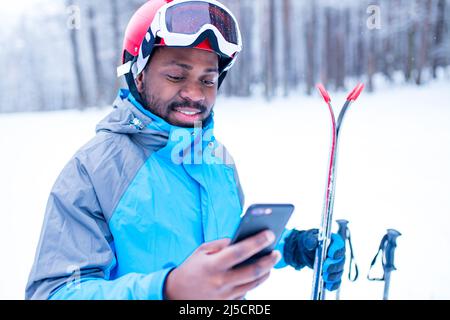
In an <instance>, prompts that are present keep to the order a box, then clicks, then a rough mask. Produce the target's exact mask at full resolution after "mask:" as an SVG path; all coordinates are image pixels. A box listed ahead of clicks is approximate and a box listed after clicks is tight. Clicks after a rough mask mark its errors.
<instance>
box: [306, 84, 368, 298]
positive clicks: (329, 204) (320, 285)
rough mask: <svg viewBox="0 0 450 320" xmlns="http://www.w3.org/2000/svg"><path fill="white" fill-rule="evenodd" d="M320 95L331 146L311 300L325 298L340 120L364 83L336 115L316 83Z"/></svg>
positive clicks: (348, 98) (341, 120)
mask: <svg viewBox="0 0 450 320" xmlns="http://www.w3.org/2000/svg"><path fill="white" fill-rule="evenodd" d="M317 89H318V90H319V92H320V94H321V96H322V97H323V99H324V100H325V102H326V104H327V106H328V110H329V111H330V116H331V147H330V155H329V165H328V172H327V183H326V189H325V199H324V205H323V212H322V222H321V226H320V230H319V243H318V246H317V250H316V258H315V261H314V275H313V289H312V299H313V300H325V288H324V281H323V277H322V272H323V263H324V262H325V259H326V255H327V250H328V246H329V242H330V237H331V225H332V221H333V220H332V219H333V206H334V191H335V186H336V163H337V154H338V146H339V137H340V135H339V133H340V130H341V127H342V122H343V120H344V117H345V114H346V113H347V110H348V108H349V107H350V106H351V104H352V103H353V102H355V101H356V99H358V97H359V95H360V94H361V92H362V91H363V89H364V84H362V83H360V84H358V85H357V86H356V87H355V88H354V89H353V91H352V92H351V93H350V94H349V95H348V97H347V101H346V102H345V104H344V106H343V107H342V110H341V111H340V113H339V115H338V119H337V121H336V117H335V114H334V111H333V107H332V105H331V98H330V95H329V94H328V92H327V90H326V89H325V87H324V86H323V85H322V84H319V85H317Z"/></svg>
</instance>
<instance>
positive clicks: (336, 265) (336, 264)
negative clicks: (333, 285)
mask: <svg viewBox="0 0 450 320" xmlns="http://www.w3.org/2000/svg"><path fill="white" fill-rule="evenodd" d="M344 265H345V258H341V259H339V260H334V259H331V258H328V259H326V260H325V262H324V263H323V272H328V273H334V272H340V271H342V270H343V269H344Z"/></svg>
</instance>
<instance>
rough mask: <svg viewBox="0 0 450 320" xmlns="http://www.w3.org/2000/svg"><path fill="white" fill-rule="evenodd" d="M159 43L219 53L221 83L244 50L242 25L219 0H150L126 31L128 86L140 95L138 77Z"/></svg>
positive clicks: (124, 69) (123, 71)
mask: <svg viewBox="0 0 450 320" xmlns="http://www.w3.org/2000/svg"><path fill="white" fill-rule="evenodd" d="M155 46H168V47H188V48H197V49H201V50H207V51H211V52H215V53H217V54H218V55H219V72H220V77H219V86H220V84H221V82H222V81H223V79H224V78H225V75H226V73H227V71H228V70H229V69H230V68H231V66H232V65H233V64H234V62H235V61H236V56H237V54H238V53H239V52H240V51H241V50H242V37H241V33H240V30H239V25H238V23H237V21H236V19H235V17H234V16H233V14H232V13H231V12H230V10H229V9H227V8H226V7H225V6H224V5H223V4H221V3H220V2H218V1H216V0H149V1H148V2H146V3H145V4H144V5H142V6H141V7H140V8H139V9H138V10H137V11H136V13H135V14H134V15H133V17H132V18H131V20H130V22H129V23H128V26H127V29H126V31H125V37H124V41H123V52H122V63H123V64H122V65H121V66H119V67H118V68H117V74H118V76H122V75H125V77H126V80H127V84H128V87H129V89H130V91H131V93H132V94H133V95H135V97H136V98H137V97H138V96H136V94H137V89H136V86H135V82H134V79H135V78H136V77H137V76H138V75H139V74H140V73H141V72H142V71H143V70H144V69H145V67H146V65H147V63H148V61H149V59H150V57H151V54H152V52H153V48H154V47H155Z"/></svg>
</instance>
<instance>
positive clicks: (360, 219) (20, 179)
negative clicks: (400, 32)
mask: <svg viewBox="0 0 450 320" xmlns="http://www.w3.org/2000/svg"><path fill="white" fill-rule="evenodd" d="M332 98H333V102H334V107H335V108H339V107H340V106H341V105H342V103H343V101H344V100H345V95H344V94H343V93H332ZM448 101H450V90H449V82H448V80H447V81H444V80H441V81H438V82H434V83H432V84H429V85H426V86H423V87H416V86H399V87H386V88H384V89H383V90H382V91H379V92H378V93H376V94H369V93H367V92H364V93H363V94H362V95H361V97H360V99H359V100H358V101H357V102H356V103H355V104H354V105H353V106H352V107H351V109H350V110H349V112H348V114H347V117H346V119H345V120H346V121H345V123H344V128H343V131H342V137H341V138H342V140H341V145H340V150H339V161H338V162H339V163H338V175H337V189H336V200H335V215H334V220H335V219H347V220H349V221H350V223H349V228H350V230H351V234H352V240H353V246H354V250H355V255H356V260H357V263H358V266H359V271H360V278H359V279H358V281H356V282H355V283H350V282H349V281H348V280H347V279H346V278H345V277H346V274H345V275H344V280H343V284H342V290H341V298H342V299H381V298H382V294H383V283H381V282H370V281H368V280H367V279H366V276H367V272H368V268H369V265H370V262H371V260H372V258H373V256H374V255H375V254H376V252H377V250H378V246H379V243H380V241H381V238H382V236H383V235H384V234H385V233H386V229H388V228H394V229H397V230H399V231H400V232H401V233H402V236H400V237H399V238H398V247H397V250H396V256H395V265H396V267H397V269H398V270H397V271H394V272H393V273H392V278H391V288H390V298H391V299H449V298H450V289H449V285H450V275H449V273H448V270H450V256H449V244H450V233H449V232H448V230H449V224H450V202H449V201H448V198H449V194H450V186H449V183H448V181H449V180H450V169H449V165H448V164H449V163H450V150H449V145H450V105H449V103H448ZM109 112H110V109H109V108H101V109H92V110H88V111H83V112H81V111H61V112H53V113H36V114H8V115H0V148H1V150H2V157H1V158H0V177H1V180H0V194H1V201H0V218H1V221H2V223H1V224H0V252H1V254H2V263H1V264H0V299H22V298H23V296H24V288H25V285H26V281H27V277H28V273H29V271H30V268H31V265H32V263H33V258H34V253H35V249H36V246H37V242H38V239H39V233H40V228H41V225H42V221H43V213H44V210H45V205H46V201H47V197H48V194H49V191H50V189H51V187H52V185H53V183H54V181H55V179H56V177H57V175H58V174H59V172H60V171H61V169H62V168H63V166H64V165H65V163H66V162H67V161H68V160H69V159H70V157H71V156H72V155H73V153H74V152H75V151H76V150H77V149H78V148H79V147H80V146H81V145H83V144H84V143H85V142H86V141H87V140H88V139H90V138H91V137H92V136H93V134H94V129H95V125H96V123H97V122H98V121H99V120H101V119H102V118H103V117H104V116H105V115H106V114H107V113H109ZM215 133H216V136H217V137H218V139H219V140H221V141H222V142H223V143H224V144H225V145H226V146H227V147H228V149H229V150H230V152H231V153H232V154H233V156H234V158H235V160H236V162H237V165H238V169H239V174H240V178H241V182H242V184H243V187H244V191H245V193H246V206H249V205H250V204H252V203H258V202H266V203H267V202H290V203H293V204H294V205H295V206H296V210H295V213H294V216H293V217H292V218H291V220H290V222H289V227H295V228H298V229H308V228H312V227H317V226H319V223H320V218H321V212H322V202H323V195H324V187H325V178H326V166H327V158H328V146H329V134H330V132H329V115H328V111H327V108H326V105H325V104H324V103H323V100H321V98H319V97H318V95H316V96H314V97H304V96H300V95H298V96H293V97H290V98H286V99H283V98H279V99H276V100H273V101H272V102H271V103H270V104H269V103H267V102H266V101H264V100H263V99H259V98H252V99H226V98H223V97H220V98H219V100H218V105H217V107H216V130H215ZM336 230H337V225H336V223H334V231H336ZM375 271H376V270H375ZM311 284H312V270H307V269H304V270H302V271H300V272H299V271H295V270H293V269H292V268H285V269H282V270H274V271H273V272H272V275H271V277H270V278H269V280H267V281H266V282H265V283H264V284H263V285H262V286H260V287H258V288H257V289H255V290H253V291H252V292H250V293H249V294H248V299H309V298H310V293H311ZM334 297H335V296H334V294H333V293H329V294H328V298H329V299H334Z"/></svg>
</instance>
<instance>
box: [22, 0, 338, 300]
mask: <svg viewBox="0 0 450 320" xmlns="http://www.w3.org/2000/svg"><path fill="white" fill-rule="evenodd" d="M240 50H241V35H240V32H239V27H238V24H237V22H236V20H235V19H234V17H233V16H232V14H231V13H230V12H229V10H228V9H227V8H225V7H224V6H223V5H222V4H220V3H218V2H216V1H213V0H201V1H198V0H197V1H187V0H176V1H170V0H150V1H149V2H147V3H145V4H144V5H143V6H142V7H141V8H140V9H139V10H138V11H137V12H136V13H135V15H134V16H133V18H132V19H131V21H130V23H129V25H128V28H127V31H126V35H125V41H124V53H123V65H122V66H121V67H119V73H120V74H123V75H125V76H126V80H127V84H128V88H129V90H121V91H120V94H119V96H118V98H117V100H116V101H115V103H114V111H112V113H111V114H110V115H108V116H107V117H106V118H105V119H104V120H103V121H102V122H100V124H99V125H98V126H97V135H96V137H95V138H94V139H93V140H91V141H90V142H89V143H88V144H87V145H85V146H84V147H82V148H81V149H80V150H79V151H78V152H77V153H76V154H75V156H74V157H73V158H72V159H71V160H70V161H69V163H68V164H67V165H66V167H65V168H64V169H63V171H62V173H61V175H60V176H59V178H58V179H57V181H56V183H55V185H54V187H53V189H52V192H51V194H50V197H49V201H48V205H47V209H46V215H45V220H44V225H43V229H42V234H41V238H40V241H39V245H38V249H37V253H36V259H35V262H34V266H33V269H32V271H31V274H30V278H29V282H28V285H27V289H26V298H27V299H242V298H243V297H244V296H245V295H246V293H247V292H248V291H249V290H251V289H253V288H255V287H257V286H258V285H259V284H261V283H262V282H263V281H265V280H266V279H267V278H268V276H269V273H270V270H271V269H272V268H273V267H274V266H275V265H276V264H277V265H276V267H283V266H286V265H287V264H289V265H291V266H293V267H295V268H297V269H300V268H302V267H303V266H305V265H308V266H309V267H312V264H313V262H314V254H315V248H316V247H317V230H309V231H297V230H291V231H288V230H286V231H285V233H284V234H283V237H282V240H281V241H280V242H279V244H278V247H277V248H278V250H276V251H274V252H273V253H271V254H270V255H268V256H265V257H263V258H260V259H259V260H258V261H256V262H255V263H253V264H251V265H248V266H243V267H239V268H233V266H235V265H237V264H239V263H240V262H242V261H244V260H246V259H247V258H249V257H251V256H252V255H253V254H255V253H257V252H259V251H260V250H262V249H263V248H265V247H267V246H268V245H269V244H270V243H271V242H273V241H274V236H273V234H272V233H271V232H268V231H265V232H262V233H260V234H257V235H255V236H253V237H251V238H248V239H246V240H244V241H242V242H240V243H238V244H235V245H229V242H230V240H229V238H231V237H232V235H233V233H234V231H235V230H236V227H237V225H238V224H239V221H240V214H241V213H242V210H243V205H244V196H243V192H242V189H241V186H240V183H239V178H238V174H237V171H236V167H235V166H234V164H233V161H232V158H231V156H230V155H229V154H228V153H227V151H226V149H225V148H224V147H223V146H222V145H221V144H220V143H219V142H218V141H217V140H216V139H215V137H214V134H213V127H214V122H213V112H212V110H213V106H214V103H215V100H216V95H217V90H218V87H219V86H220V84H221V82H222V81H223V79H224V78H225V75H226V72H227V71H228V70H229V68H230V67H231V66H232V65H233V63H234V61H235V59H236V56H237V54H238V53H239V51H240ZM343 248H344V245H343V242H342V239H339V238H334V241H333V243H332V249H333V250H331V249H330V251H329V252H331V251H332V252H337V253H336V254H334V253H333V256H332V257H330V259H329V260H328V262H327V263H328V264H329V265H330V266H331V267H330V268H329V269H327V271H328V273H327V275H326V276H325V280H326V283H327V287H328V288H329V289H336V288H337V287H338V286H339V284H340V278H341V275H342V267H343V261H344V251H345V250H344V249H343ZM333 258H334V259H333Z"/></svg>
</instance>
